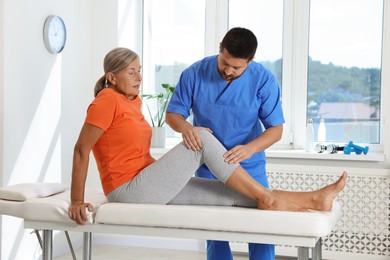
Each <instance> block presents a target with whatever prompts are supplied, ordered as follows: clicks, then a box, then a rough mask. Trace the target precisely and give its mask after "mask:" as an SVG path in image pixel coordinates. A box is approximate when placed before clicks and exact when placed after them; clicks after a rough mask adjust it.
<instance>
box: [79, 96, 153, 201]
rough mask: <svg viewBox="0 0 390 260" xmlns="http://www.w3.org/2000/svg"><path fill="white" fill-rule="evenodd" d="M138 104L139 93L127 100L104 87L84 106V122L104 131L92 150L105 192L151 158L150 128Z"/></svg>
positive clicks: (132, 174)
mask: <svg viewBox="0 0 390 260" xmlns="http://www.w3.org/2000/svg"><path fill="white" fill-rule="evenodd" d="M141 104H142V101H141V98H140V97H139V96H137V98H135V99H134V100H129V99H127V98H126V97H125V96H123V95H122V94H119V93H117V92H115V91H114V90H112V89H109V88H106V89H103V90H102V91H100V92H99V94H98V95H97V96H96V98H95V99H94V100H93V101H92V103H91V104H90V105H89V107H88V111H87V117H86V119H85V122H86V123H88V124H91V125H94V126H97V127H99V128H101V129H103V130H104V131H105V132H104V134H103V135H102V136H101V137H100V138H99V140H98V141H97V142H96V144H95V145H94V146H93V148H92V151H93V155H94V156H95V160H96V164H97V166H98V169H99V173H100V180H101V183H102V186H103V190H104V193H105V194H106V195H107V194H108V193H110V192H111V191H113V190H114V189H116V188H117V187H119V186H120V185H122V184H124V183H125V182H128V181H130V180H132V179H133V178H134V177H135V176H136V175H137V174H138V173H139V172H140V171H141V170H142V169H143V168H145V167H146V166H148V165H150V164H151V163H153V162H154V161H155V159H154V158H153V157H152V156H151V155H150V139H151V136H152V129H151V127H150V126H149V124H148V122H147V121H146V120H145V118H144V116H143V115H142V113H141Z"/></svg>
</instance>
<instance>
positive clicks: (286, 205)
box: [257, 192, 306, 212]
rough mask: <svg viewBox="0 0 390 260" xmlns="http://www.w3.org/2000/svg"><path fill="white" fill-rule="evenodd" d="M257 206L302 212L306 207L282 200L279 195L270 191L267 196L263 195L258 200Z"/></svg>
mask: <svg viewBox="0 0 390 260" xmlns="http://www.w3.org/2000/svg"><path fill="white" fill-rule="evenodd" d="M257 208H258V209H262V210H280V211H296V212H303V211H306V209H304V208H302V207H301V206H299V205H297V204H295V203H294V202H292V201H288V200H284V199H282V198H281V197H280V196H279V195H277V194H275V193H273V192H270V194H269V196H267V197H263V199H262V200H261V201H258V203H257Z"/></svg>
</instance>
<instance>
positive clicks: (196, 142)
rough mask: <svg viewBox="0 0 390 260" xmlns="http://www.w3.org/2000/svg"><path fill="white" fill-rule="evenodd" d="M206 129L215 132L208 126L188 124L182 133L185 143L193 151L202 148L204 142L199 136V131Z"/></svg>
mask: <svg viewBox="0 0 390 260" xmlns="http://www.w3.org/2000/svg"><path fill="white" fill-rule="evenodd" d="M200 130H206V131H209V132H210V133H213V131H211V129H210V128H206V127H197V126H192V125H188V126H187V127H186V128H185V129H183V131H182V133H181V135H182V137H183V141H184V145H185V146H186V147H187V148H188V149H191V150H193V151H199V150H200V149H201V148H202V142H201V141H200V138H199V131H200Z"/></svg>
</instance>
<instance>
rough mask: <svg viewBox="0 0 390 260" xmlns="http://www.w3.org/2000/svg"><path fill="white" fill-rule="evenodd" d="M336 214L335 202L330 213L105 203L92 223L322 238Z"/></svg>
mask: <svg viewBox="0 0 390 260" xmlns="http://www.w3.org/2000/svg"><path fill="white" fill-rule="evenodd" d="M339 217H340V205H339V204H338V203H337V202H335V203H334V205H333V209H332V211H331V212H286V211H268V210H267V211H265V210H257V209H248V208H239V207H222V206H183V205H150V204H121V203H107V204H104V205H102V206H100V207H99V208H98V209H97V213H96V217H95V223H99V224H115V225H130V226H150V227H173V228H190V229H204V230H216V231H232V232H248V233H264V234H279V235H280V234H284V235H298V236H315V237H322V236H326V235H328V234H329V233H330V232H331V231H332V228H333V227H334V225H335V224H336V222H337V220H338V219H339Z"/></svg>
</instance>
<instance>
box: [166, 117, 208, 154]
mask: <svg viewBox="0 0 390 260" xmlns="http://www.w3.org/2000/svg"><path fill="white" fill-rule="evenodd" d="M165 122H166V123H167V124H168V125H169V126H170V127H171V128H172V129H173V130H174V131H176V132H179V133H181V135H182V137H183V141H184V145H185V146H186V147H187V148H189V149H191V150H193V151H199V150H200V148H201V147H202V143H201V141H200V138H199V131H200V130H202V129H203V130H206V131H209V132H210V133H212V131H211V130H210V129H209V128H205V127H196V126H193V125H191V124H190V123H189V122H188V121H186V120H185V119H184V117H183V116H182V115H180V114H176V113H171V112H167V113H166V115H165Z"/></svg>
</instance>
